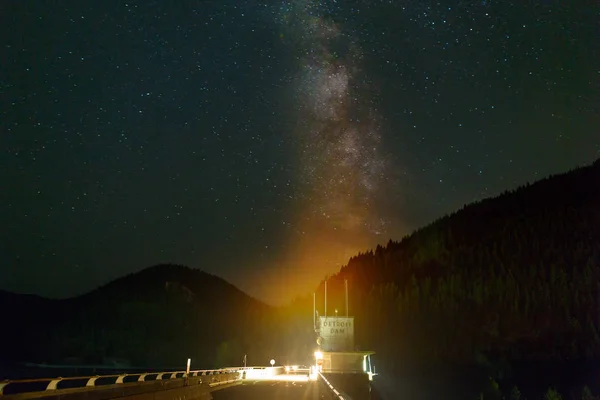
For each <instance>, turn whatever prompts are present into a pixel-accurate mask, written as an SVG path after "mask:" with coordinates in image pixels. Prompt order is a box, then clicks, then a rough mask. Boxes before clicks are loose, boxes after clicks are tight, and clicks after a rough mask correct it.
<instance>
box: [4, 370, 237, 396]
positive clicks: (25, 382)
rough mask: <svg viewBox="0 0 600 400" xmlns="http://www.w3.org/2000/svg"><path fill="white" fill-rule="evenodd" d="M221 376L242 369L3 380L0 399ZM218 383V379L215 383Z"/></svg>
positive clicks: (235, 374)
mask: <svg viewBox="0 0 600 400" xmlns="http://www.w3.org/2000/svg"><path fill="white" fill-rule="evenodd" d="M221 374H233V375H234V376H237V378H236V379H239V378H240V377H241V372H240V369H239V368H222V369H211V370H195V371H190V372H189V374H186V371H166V372H147V373H132V374H128V373H126V374H112V375H93V376H75V377H64V378H63V377H56V378H35V379H17V380H4V381H0V397H1V396H3V395H9V394H21V393H30V392H48V391H56V390H63V389H78V388H79V389H93V388H103V387H107V386H110V385H120V384H132V383H136V382H138V383H143V382H151V381H169V380H175V379H184V378H187V379H189V378H199V379H201V378H202V377H206V376H213V377H214V376H217V375H221ZM213 381H214V380H213Z"/></svg>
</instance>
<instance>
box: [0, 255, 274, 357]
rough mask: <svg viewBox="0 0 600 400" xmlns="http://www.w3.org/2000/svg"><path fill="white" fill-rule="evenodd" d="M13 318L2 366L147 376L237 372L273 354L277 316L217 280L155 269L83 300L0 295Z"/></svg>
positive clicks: (190, 271) (199, 273)
mask: <svg viewBox="0 0 600 400" xmlns="http://www.w3.org/2000/svg"><path fill="white" fill-rule="evenodd" d="M0 304H1V305H2V307H3V309H6V310H9V312H10V314H11V315H12V317H11V318H7V319H6V320H5V321H7V323H10V324H11V327H10V328H11V329H9V330H4V331H5V335H7V334H8V333H10V332H14V334H11V335H10V337H8V336H4V337H3V339H5V343H10V345H11V346H10V349H11V352H10V354H5V356H4V357H3V360H4V361H7V360H8V361H11V360H12V361H30V362H31V361H34V362H47V363H58V364H65V363H66V364H79V365H98V364H109V365H110V364H116V365H121V366H123V367H126V366H136V367H137V366H139V367H143V366H147V367H152V368H160V367H163V366H164V367H174V366H184V365H185V361H186V360H187V358H188V357H191V358H192V359H193V360H194V362H195V366H196V367H198V368H212V367H219V366H231V365H240V364H241V362H242V359H243V355H244V354H247V356H248V360H250V361H254V362H258V360H262V361H263V362H264V360H263V359H264V358H265V357H267V355H270V354H277V352H278V350H277V349H276V346H277V345H278V341H274V340H273V339H272V334H273V332H272V331H271V329H272V327H273V326H278V324H276V323H275V316H276V314H275V311H274V310H273V309H272V308H271V307H269V306H267V305H265V304H264V303H261V302H260V301H258V300H256V299H253V298H251V297H249V296H247V295H246V294H245V293H243V292H241V291H240V290H239V289H237V288H236V287H234V286H233V285H231V284H229V283H227V282H225V281H224V280H222V279H221V278H218V277H216V276H212V275H209V274H206V273H204V272H202V271H200V270H196V269H191V268H187V267H183V266H178V265H157V266H154V267H150V268H147V269H145V270H142V271H140V272H138V273H134V274H130V275H128V276H125V277H123V278H120V279H117V280H115V281H113V282H110V283H109V284H107V285H105V286H103V287H100V288H98V289H96V290H94V291H92V292H90V293H88V294H85V295H83V296H79V297H75V298H72V299H67V300H60V301H57V300H49V299H42V298H37V297H32V296H25V295H15V294H10V293H4V295H3V296H0Z"/></svg>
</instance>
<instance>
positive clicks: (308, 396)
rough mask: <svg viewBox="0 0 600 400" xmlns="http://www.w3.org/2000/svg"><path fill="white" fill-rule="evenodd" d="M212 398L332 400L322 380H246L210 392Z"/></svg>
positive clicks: (223, 399) (229, 399)
mask: <svg viewBox="0 0 600 400" xmlns="http://www.w3.org/2000/svg"><path fill="white" fill-rule="evenodd" d="M211 394H212V396H213V399H214V400H242V399H248V400H254V399H256V400H259V399H260V400H263V399H264V400H271V399H274V400H279V399H281V400H287V399H289V400H317V399H318V400H333V399H334V398H335V397H334V396H333V394H332V393H331V391H330V390H329V388H327V387H326V386H325V385H324V384H323V383H322V382H311V381H308V382H280V381H246V382H244V383H242V384H240V385H236V386H232V387H230V388H227V389H223V390H216V391H214V392H212V393H211Z"/></svg>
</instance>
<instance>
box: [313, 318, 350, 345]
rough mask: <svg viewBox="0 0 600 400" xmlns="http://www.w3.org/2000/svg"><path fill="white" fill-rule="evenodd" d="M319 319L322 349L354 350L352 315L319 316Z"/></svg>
mask: <svg viewBox="0 0 600 400" xmlns="http://www.w3.org/2000/svg"><path fill="white" fill-rule="evenodd" d="M319 319H320V321H319V322H320V324H319V326H320V328H321V329H320V331H319V333H320V336H321V337H322V338H323V345H322V347H323V350H325V351H352V350H354V317H320V318H319Z"/></svg>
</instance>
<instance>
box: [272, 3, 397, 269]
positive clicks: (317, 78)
mask: <svg viewBox="0 0 600 400" xmlns="http://www.w3.org/2000/svg"><path fill="white" fill-rule="evenodd" d="M320 7H321V6H320V5H319V4H317V3H312V2H294V3H288V4H285V5H284V6H282V8H281V11H282V18H281V21H282V22H283V25H284V32H285V33H284V35H283V36H284V40H285V41H286V43H288V44H289V45H290V46H291V48H292V49H293V52H294V54H295V56H296V60H297V62H298V64H297V71H296V76H295V80H294V87H293V89H292V92H293V98H294V106H295V111H294V117H295V118H296V119H297V126H296V130H295V132H294V134H295V136H296V138H297V144H298V156H299V160H300V161H299V162H300V173H299V176H298V181H299V182H298V183H299V187H301V188H302V191H301V197H302V198H303V199H304V204H303V207H301V208H300V209H301V210H302V211H301V212H300V213H299V216H298V220H297V221H296V224H297V226H298V227H299V229H300V230H301V231H302V233H303V234H304V236H305V239H304V240H303V241H301V242H300V243H298V242H297V241H294V242H293V243H290V244H289V258H288V259H287V260H286V262H285V263H286V264H292V265H294V264H295V265H297V268H301V269H302V270H306V271H307V272H308V273H307V276H310V277H311V278H312V279H314V275H315V272H314V271H315V270H317V271H321V273H322V272H323V271H333V270H335V269H336V268H339V265H340V264H343V263H345V262H346V261H347V260H348V257H349V256H350V255H352V254H355V253H356V252H357V251H364V250H367V249H368V248H369V246H371V245H372V244H373V243H374V240H373V238H375V237H377V238H378V240H381V235H384V234H385V233H386V232H385V229H386V222H387V221H386V220H385V218H383V216H382V215H381V213H380V212H378V209H377V206H378V203H379V200H380V197H381V195H382V193H383V192H384V191H383V189H384V187H385V184H386V181H385V179H386V178H385V177H386V176H387V172H386V171H387V168H388V165H389V160H387V159H386V157H385V155H384V153H383V151H382V148H381V147H382V145H381V135H380V126H379V125H380V123H379V116H378V115H377V112H376V111H375V107H374V106H373V98H374V94H373V88H371V87H369V85H368V81H367V77H366V76H365V74H364V73H363V72H362V71H361V60H362V52H361V49H360V47H359V46H358V45H357V44H356V40H355V38H353V37H352V35H350V34H348V33H347V32H344V30H343V29H342V27H341V26H340V25H339V24H338V23H336V22H335V18H329V17H325V15H326V11H327V10H325V9H321V8H320ZM376 240H377V239H376ZM384 240H385V239H384ZM307 254H310V256H308V255H307ZM317 274H318V273H317Z"/></svg>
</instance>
